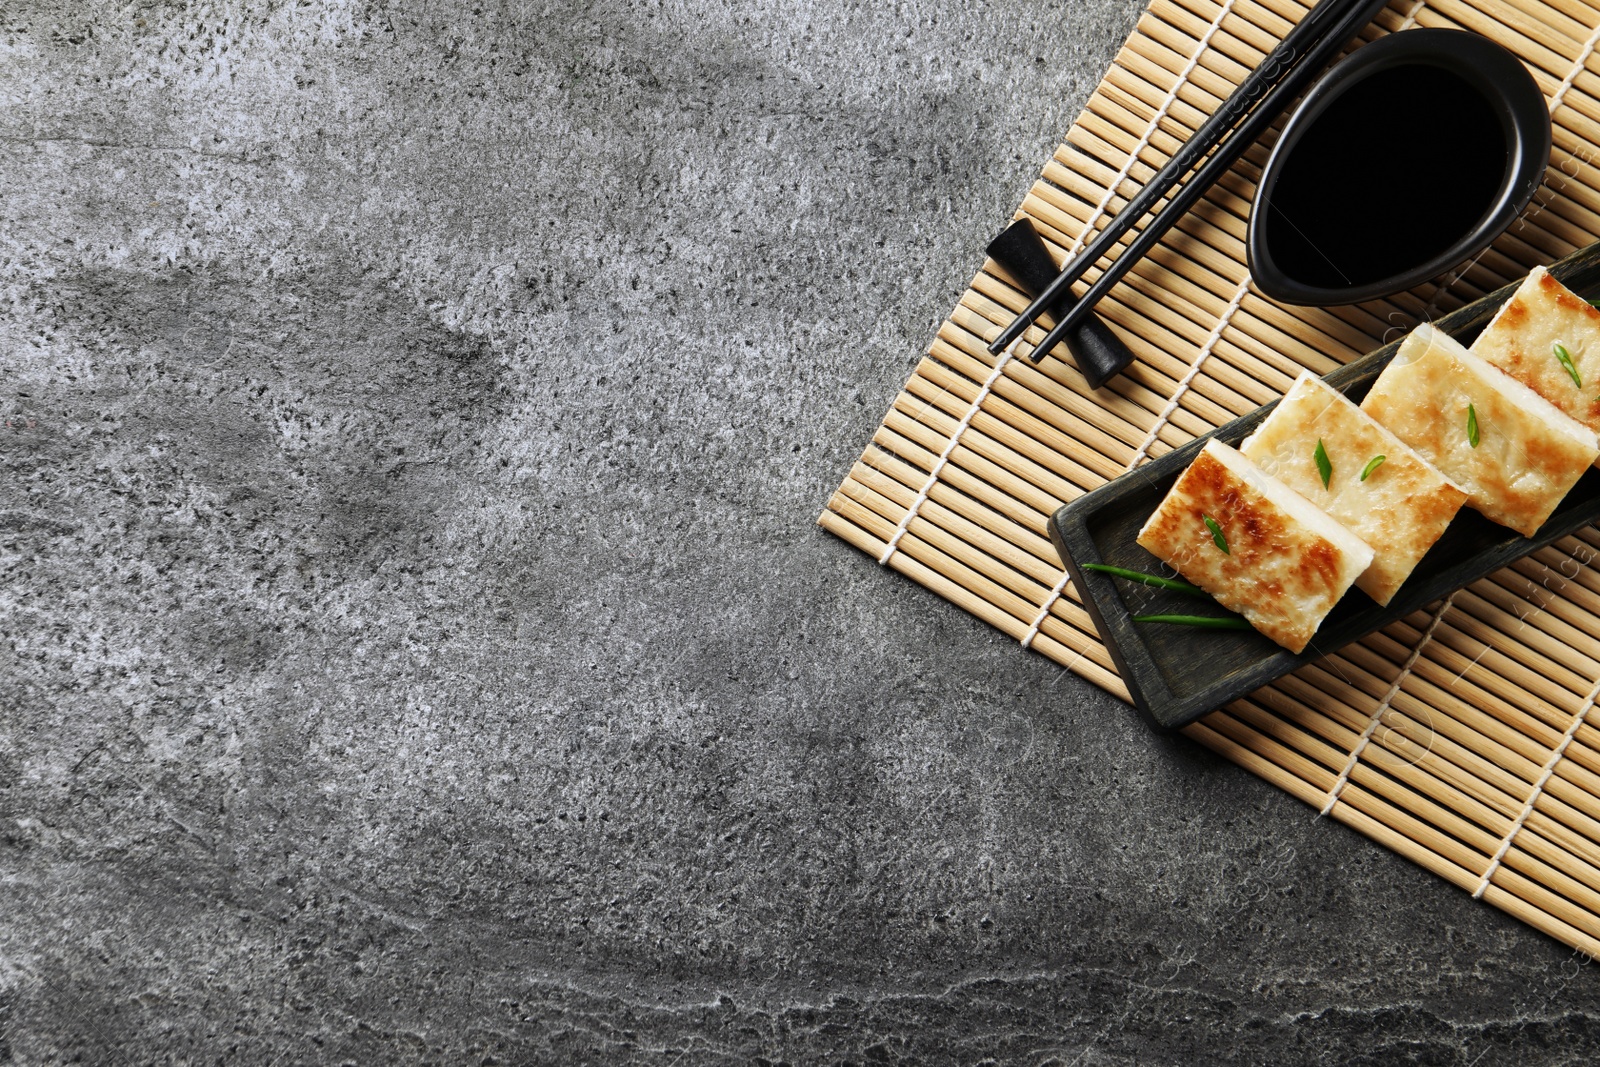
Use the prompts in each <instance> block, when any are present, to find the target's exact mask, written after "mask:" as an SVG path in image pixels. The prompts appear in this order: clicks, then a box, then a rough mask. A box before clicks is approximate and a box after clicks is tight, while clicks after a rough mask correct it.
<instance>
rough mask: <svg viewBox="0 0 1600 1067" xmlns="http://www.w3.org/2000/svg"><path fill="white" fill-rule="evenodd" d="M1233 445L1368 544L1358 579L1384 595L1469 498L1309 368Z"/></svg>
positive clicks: (1384, 600)
mask: <svg viewBox="0 0 1600 1067" xmlns="http://www.w3.org/2000/svg"><path fill="white" fill-rule="evenodd" d="M1239 451H1240V452H1242V453H1244V455H1245V457H1246V458H1247V459H1249V460H1251V461H1252V462H1254V463H1255V464H1256V466H1258V467H1260V468H1261V469H1262V470H1264V471H1266V472H1267V473H1268V474H1270V475H1272V476H1273V477H1274V478H1276V479H1278V480H1279V481H1280V482H1282V483H1283V484H1285V485H1287V486H1288V487H1289V488H1290V489H1293V490H1294V491H1295V492H1297V493H1299V494H1300V495H1301V496H1303V497H1305V498H1306V499H1307V500H1309V501H1311V502H1312V503H1313V504H1315V505H1316V506H1317V507H1319V508H1321V509H1322V510H1323V511H1326V512H1327V513H1328V514H1329V515H1331V516H1333V518H1334V519H1335V520H1337V521H1338V523H1339V524H1340V525H1341V526H1343V527H1344V528H1345V529H1347V530H1349V531H1350V532H1351V533H1353V534H1355V535H1356V536H1357V537H1359V538H1361V539H1362V540H1363V541H1365V542H1366V543H1367V544H1369V545H1371V546H1372V549H1373V551H1374V552H1375V553H1376V555H1375V556H1374V557H1373V560H1372V566H1370V567H1368V568H1367V569H1366V570H1365V571H1364V572H1363V573H1362V575H1361V577H1359V578H1357V579H1356V585H1357V586H1358V587H1359V588H1361V589H1362V590H1363V591H1364V592H1366V594H1367V595H1368V596H1370V597H1372V599H1374V600H1376V601H1377V602H1378V603H1380V604H1388V603H1389V601H1390V600H1391V599H1392V598H1393V597H1394V594H1395V592H1396V591H1397V590H1398V589H1399V588H1400V586H1401V585H1403V584H1404V583H1405V580H1406V578H1407V577H1409V576H1410V574H1411V571H1412V570H1413V569H1414V568H1415V567H1416V565H1417V563H1418V562H1419V561H1420V560H1421V559H1422V557H1423V556H1424V555H1426V554H1427V551H1428V549H1430V548H1432V547H1433V543H1434V542H1435V541H1437V540H1439V537H1440V535H1442V534H1443V533H1444V531H1445V527H1446V526H1449V525H1450V520H1451V519H1453V518H1455V514H1456V512H1457V511H1459V510H1460V508H1461V505H1462V504H1463V503H1464V502H1465V501H1466V499H1467V494H1466V493H1465V492H1464V491H1463V490H1462V489H1461V487H1460V486H1457V485H1455V484H1454V483H1452V482H1451V481H1450V479H1448V478H1446V477H1445V476H1444V475H1442V474H1440V473H1439V471H1438V470H1436V469H1435V468H1434V467H1433V465H1432V464H1430V463H1429V462H1428V461H1427V460H1425V459H1423V458H1422V457H1421V456H1419V455H1417V454H1416V453H1415V452H1413V451H1412V450H1411V449H1410V448H1409V447H1408V446H1407V445H1406V444H1405V443H1404V442H1403V441H1401V440H1400V439H1399V438H1398V437H1396V436H1395V435H1394V434H1392V433H1390V432H1389V431H1388V430H1386V429H1384V428H1383V427H1382V426H1380V425H1378V424H1377V422H1375V421H1373V419H1372V418H1371V417H1370V416H1369V415H1367V414H1366V413H1365V412H1363V411H1362V410H1361V409H1360V408H1358V407H1356V405H1355V404H1353V403H1352V402H1351V401H1350V400H1349V399H1347V398H1346V397H1345V396H1344V394H1343V393H1341V392H1339V390H1337V389H1335V388H1333V387H1332V386H1330V385H1326V384H1324V383H1323V381H1322V380H1321V379H1320V378H1317V377H1316V376H1315V375H1313V374H1311V373H1310V372H1309V371H1303V372H1302V373H1301V375H1300V377H1299V378H1297V379H1295V383H1294V385H1293V386H1292V387H1291V388H1290V389H1289V392H1288V393H1287V394H1286V395H1285V396H1284V398H1283V399H1282V400H1280V401H1278V406H1277V407H1275V408H1273V409H1272V414H1271V415H1268V416H1267V418H1266V420H1265V421H1264V422H1262V424H1261V425H1260V426H1259V427H1257V428H1256V432H1255V433H1253V434H1251V435H1250V436H1249V437H1247V438H1245V440H1244V443H1243V444H1241V445H1240V446H1239Z"/></svg>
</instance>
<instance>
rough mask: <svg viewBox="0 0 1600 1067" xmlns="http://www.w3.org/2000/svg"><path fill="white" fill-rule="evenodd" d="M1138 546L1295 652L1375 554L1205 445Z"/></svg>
mask: <svg viewBox="0 0 1600 1067" xmlns="http://www.w3.org/2000/svg"><path fill="white" fill-rule="evenodd" d="M1137 540H1138V542H1139V544H1140V545H1142V546H1143V547H1144V548H1145V549H1147V550H1149V551H1150V552H1153V553H1154V554H1155V555H1157V556H1159V557H1160V558H1161V559H1162V560H1164V561H1165V562H1166V563H1168V564H1170V565H1171V566H1172V567H1174V568H1176V569H1177V571H1178V573H1179V574H1181V575H1183V576H1184V577H1185V578H1186V579H1188V580H1189V581H1191V582H1193V583H1194V584H1195V585H1197V586H1199V587H1200V588H1201V589H1204V590H1205V591H1206V592H1207V593H1210V594H1211V595H1212V596H1213V597H1214V598H1216V601H1217V603H1219V604H1221V605H1222V606H1223V607H1225V608H1228V609H1229V610H1231V611H1236V612H1238V613H1239V614H1240V615H1243V616H1244V617H1245V618H1246V619H1248V620H1249V621H1250V624H1251V625H1252V626H1254V627H1255V628H1256V629H1257V630H1259V631H1261V633H1263V634H1265V635H1266V636H1267V637H1270V638H1271V639H1272V640H1274V641H1276V642H1277V643H1278V644H1280V645H1282V646H1283V647H1284V648H1287V649H1288V650H1289V651H1291V652H1302V651H1304V650H1305V647H1306V645H1307V643H1309V642H1310V640H1311V637H1312V635H1313V634H1315V633H1316V632H1317V627H1318V626H1320V625H1321V624H1322V620H1323V619H1324V618H1326V617H1327V615H1328V612H1329V611H1331V610H1333V606H1334V605H1335V604H1336V603H1338V602H1339V598H1340V597H1342V596H1343V595H1344V594H1345V591H1346V590H1347V589H1349V588H1350V585H1351V583H1353V582H1354V581H1355V580H1356V576H1357V575H1359V574H1360V573H1361V572H1362V571H1364V570H1366V569H1367V567H1368V566H1370V565H1371V563H1372V549H1371V548H1370V547H1368V546H1367V544H1366V543H1365V542H1364V541H1362V540H1361V539H1360V538H1359V537H1357V536H1356V535H1355V534H1353V533H1351V532H1350V531H1349V530H1346V529H1345V528H1344V527H1343V526H1340V525H1339V524H1338V523H1337V522H1335V521H1334V520H1333V519H1331V518H1330V517H1329V516H1328V515H1327V514H1326V513H1324V512H1323V511H1321V510H1320V509H1318V508H1317V507H1316V505H1314V504H1312V503H1311V502H1310V501H1309V500H1307V499H1306V498H1305V497H1303V496H1301V495H1300V494H1299V493H1296V492H1295V491H1294V490H1293V489H1290V488H1289V487H1288V486H1287V485H1284V484H1283V483H1282V482H1281V481H1279V480H1278V479H1276V478H1274V477H1272V476H1271V475H1270V474H1267V473H1266V472H1264V471H1262V470H1261V468H1259V467H1257V466H1256V465H1255V464H1254V463H1251V462H1250V461H1249V460H1248V459H1246V458H1245V457H1244V456H1242V455H1240V454H1239V453H1238V452H1237V451H1235V450H1234V449H1232V448H1229V447H1228V446H1227V445H1225V444H1222V443H1221V442H1219V441H1216V440H1211V441H1207V442H1206V445H1205V448H1203V449H1202V450H1201V451H1200V454H1199V455H1198V456H1196V457H1195V460H1194V462H1193V463H1191V464H1190V465H1189V469H1188V470H1186V471H1184V472H1183V474H1182V475H1180V476H1179V477H1178V480H1177V482H1176V483H1174V485H1173V486H1172V489H1171V490H1170V491H1169V492H1168V493H1167V495H1166V498H1165V499H1164V500H1162V501H1161V505H1160V506H1159V507H1157V508H1156V510H1155V513H1154V514H1153V515H1151V516H1150V518H1149V520H1148V521H1147V522H1146V523H1145V524H1144V528H1143V529H1141V530H1140V531H1139V536H1138V538H1137Z"/></svg>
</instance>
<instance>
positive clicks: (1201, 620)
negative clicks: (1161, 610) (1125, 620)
mask: <svg viewBox="0 0 1600 1067" xmlns="http://www.w3.org/2000/svg"><path fill="white" fill-rule="evenodd" d="M1133 621H1134V622H1164V623H1168V624H1170V625H1173V626H1196V627H1199V628H1200V629H1202V630H1248V629H1250V624H1249V623H1248V622H1245V621H1244V620H1243V619H1241V618H1239V616H1237V615H1135V616H1134V617H1133Z"/></svg>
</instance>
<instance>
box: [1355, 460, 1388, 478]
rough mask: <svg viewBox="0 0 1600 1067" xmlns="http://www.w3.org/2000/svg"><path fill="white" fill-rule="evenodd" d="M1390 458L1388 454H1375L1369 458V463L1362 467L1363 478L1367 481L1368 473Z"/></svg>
mask: <svg viewBox="0 0 1600 1067" xmlns="http://www.w3.org/2000/svg"><path fill="white" fill-rule="evenodd" d="M1388 458H1389V457H1388V456H1373V457H1372V458H1371V459H1369V460H1367V465H1366V466H1365V467H1362V468H1361V480H1362V481H1366V480H1367V475H1369V474H1371V473H1372V472H1373V471H1375V470H1377V469H1378V468H1379V467H1381V466H1383V461H1384V460H1386V459H1388Z"/></svg>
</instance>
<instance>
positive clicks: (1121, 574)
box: [1083, 563, 1211, 600]
mask: <svg viewBox="0 0 1600 1067" xmlns="http://www.w3.org/2000/svg"><path fill="white" fill-rule="evenodd" d="M1083 569H1084V570H1086V571H1098V572H1099V573H1101V574H1110V575H1113V576H1114V577H1117V578H1126V579H1127V580H1128V581H1130V582H1139V583H1140V584H1141V585H1153V586H1155V587H1156V588H1157V589H1171V590H1172V591H1173V592H1176V593H1187V594H1188V595H1189V596H1197V597H1200V598H1201V599H1203V600H1210V599H1211V595H1210V594H1209V593H1207V592H1206V591H1205V590H1204V589H1201V588H1200V587H1199V586H1197V585H1190V584H1189V583H1188V582H1180V581H1178V579H1176V578H1163V577H1161V575H1159V574H1146V573H1145V572H1144V571H1133V570H1129V569H1128V568H1126V567H1113V566H1111V565H1110V564H1109V563H1085V564H1084V565H1083Z"/></svg>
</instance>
